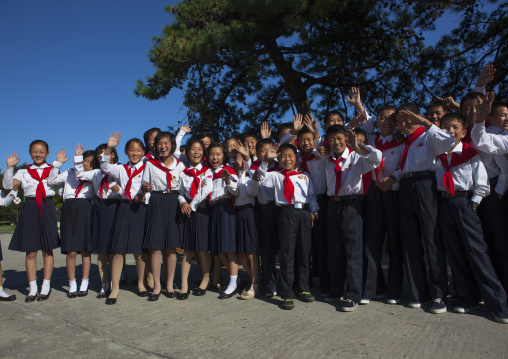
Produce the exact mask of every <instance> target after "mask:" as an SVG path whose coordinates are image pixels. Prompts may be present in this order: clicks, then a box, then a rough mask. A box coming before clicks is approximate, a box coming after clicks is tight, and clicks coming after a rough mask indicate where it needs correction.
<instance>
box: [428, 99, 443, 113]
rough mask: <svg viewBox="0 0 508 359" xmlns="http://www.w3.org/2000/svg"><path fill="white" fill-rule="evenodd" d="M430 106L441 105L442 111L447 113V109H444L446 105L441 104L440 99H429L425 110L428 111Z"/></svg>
mask: <svg viewBox="0 0 508 359" xmlns="http://www.w3.org/2000/svg"><path fill="white" fill-rule="evenodd" d="M431 107H441V108H442V109H443V112H444V113H448V110H447V109H446V107H445V106H444V105H443V103H442V102H441V101H430V103H429V104H428V105H427V108H426V109H425V110H426V111H427V112H429V109H430V108H431Z"/></svg>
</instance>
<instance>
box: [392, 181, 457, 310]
mask: <svg viewBox="0 0 508 359" xmlns="http://www.w3.org/2000/svg"><path fill="white" fill-rule="evenodd" d="M436 197H437V190H436V179H435V177H434V176H433V175H431V176H422V177H415V178H407V179H403V180H402V181H401V183H400V189H399V218H400V235H401V238H402V253H403V258H404V266H405V267H406V273H407V277H408V281H409V285H410V290H411V292H410V293H411V297H412V298H411V299H412V300H414V301H419V302H425V301H428V300H430V299H437V298H441V299H445V298H446V296H447V294H448V273H447V267H446V257H445V252H444V247H443V242H442V240H441V237H440V235H439V228H438V224H437V199H436ZM424 256H426V257H427V262H428V266H429V270H428V271H427V268H426V265H425V259H424Z"/></svg>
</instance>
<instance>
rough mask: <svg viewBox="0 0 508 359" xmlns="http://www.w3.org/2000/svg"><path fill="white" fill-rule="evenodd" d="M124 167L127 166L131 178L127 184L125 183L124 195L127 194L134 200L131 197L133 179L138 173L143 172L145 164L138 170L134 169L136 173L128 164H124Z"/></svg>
mask: <svg viewBox="0 0 508 359" xmlns="http://www.w3.org/2000/svg"><path fill="white" fill-rule="evenodd" d="M123 167H124V168H125V171H126V172H127V176H129V180H128V181H127V184H126V185H125V189H124V193H123V195H124V196H127V198H129V201H131V202H132V197H131V187H132V179H133V178H134V177H136V176H137V175H138V174H140V173H141V172H143V170H144V169H145V165H142V166H141V167H139V168H138V169H137V170H135V171H134V173H132V170H131V167H130V166H129V165H128V164H126V165H123Z"/></svg>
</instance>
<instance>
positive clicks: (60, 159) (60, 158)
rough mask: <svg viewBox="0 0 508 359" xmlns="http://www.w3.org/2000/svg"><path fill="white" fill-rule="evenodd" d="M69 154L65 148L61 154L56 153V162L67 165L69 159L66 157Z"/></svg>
mask: <svg viewBox="0 0 508 359" xmlns="http://www.w3.org/2000/svg"><path fill="white" fill-rule="evenodd" d="M66 154H67V152H66V151H65V148H62V149H61V150H60V152H57V153H56V160H57V161H58V162H60V163H65V162H67V160H68V159H69V157H65V155H66Z"/></svg>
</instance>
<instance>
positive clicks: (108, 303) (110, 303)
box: [106, 298, 116, 305]
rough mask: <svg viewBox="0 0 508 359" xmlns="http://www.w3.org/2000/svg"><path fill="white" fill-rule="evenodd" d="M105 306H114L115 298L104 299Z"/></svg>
mask: <svg viewBox="0 0 508 359" xmlns="http://www.w3.org/2000/svg"><path fill="white" fill-rule="evenodd" d="M106 304H107V305H114V304H116V298H108V299H106Z"/></svg>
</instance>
